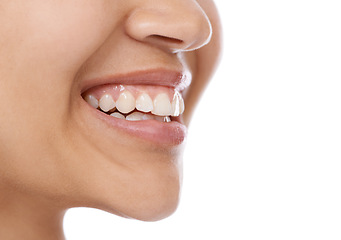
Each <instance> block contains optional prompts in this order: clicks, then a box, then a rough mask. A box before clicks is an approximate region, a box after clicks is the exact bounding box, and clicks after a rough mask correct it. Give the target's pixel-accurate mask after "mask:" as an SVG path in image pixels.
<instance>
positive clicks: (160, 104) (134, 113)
mask: <svg viewBox="0 0 341 240" xmlns="http://www.w3.org/2000/svg"><path fill="white" fill-rule="evenodd" d="M190 80H191V76H190V75H185V74H182V73H179V72H174V71H165V70H154V71H144V72H134V73H129V74H126V75H118V76H115V77H108V78H101V79H92V80H88V81H83V84H84V86H83V88H82V89H83V91H82V92H81V96H82V98H83V102H84V104H82V106H83V105H84V106H85V107H84V108H82V109H84V110H85V111H86V112H87V118H88V121H89V124H92V125H96V126H101V128H102V129H103V130H104V131H109V132H110V133H111V134H110V137H113V136H115V134H116V131H120V132H121V133H124V134H125V133H128V134H129V135H132V136H135V137H138V138H139V139H143V140H147V141H148V142H152V143H155V144H162V145H167V146H175V145H179V144H181V143H182V142H183V141H184V140H185V138H186V135H187V128H186V126H185V125H184V124H183V121H182V115H183V113H184V111H185V104H184V100H183V97H182V94H181V92H182V91H183V90H184V89H185V88H186V87H188V85H189V83H190ZM86 105H87V106H86ZM101 123H102V124H101ZM103 130H102V131H103Z"/></svg>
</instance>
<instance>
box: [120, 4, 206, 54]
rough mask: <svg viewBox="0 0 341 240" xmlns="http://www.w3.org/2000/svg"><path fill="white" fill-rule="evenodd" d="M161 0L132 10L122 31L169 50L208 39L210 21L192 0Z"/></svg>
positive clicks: (189, 47) (194, 46) (191, 46)
mask: <svg viewBox="0 0 341 240" xmlns="http://www.w3.org/2000/svg"><path fill="white" fill-rule="evenodd" d="M162 2H163V4H164V6H160V5H159V4H158V5H157V6H154V7H152V8H151V7H149V6H148V8H143V7H140V8H137V9H135V10H134V11H132V12H131V14H129V16H128V19H127V21H126V24H125V30H126V33H127V34H128V35H129V36H130V37H132V38H134V39H136V40H138V41H141V42H145V43H149V44H152V45H155V46H158V47H160V48H163V49H167V50H168V51H171V52H181V51H192V50H195V49H198V48H201V47H202V46H204V45H206V44H207V43H208V42H209V41H210V38H211V35H212V27H211V23H210V21H209V19H208V17H207V16H206V14H205V12H204V11H203V10H202V9H201V7H200V6H199V5H198V4H197V2H196V1H194V0H190V1H183V0H179V1H178V0H169V1H162Z"/></svg>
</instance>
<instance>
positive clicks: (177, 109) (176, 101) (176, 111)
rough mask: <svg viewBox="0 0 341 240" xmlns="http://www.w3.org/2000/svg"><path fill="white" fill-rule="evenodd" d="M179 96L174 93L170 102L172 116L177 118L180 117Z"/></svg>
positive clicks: (177, 93)
mask: <svg viewBox="0 0 341 240" xmlns="http://www.w3.org/2000/svg"><path fill="white" fill-rule="evenodd" d="M181 98H182V97H181V95H180V93H179V92H176V93H175V94H174V97H173V101H172V116H173V117H177V116H179V115H180V99H181Z"/></svg>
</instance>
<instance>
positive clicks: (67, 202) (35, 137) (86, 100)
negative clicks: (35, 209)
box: [0, 0, 219, 220]
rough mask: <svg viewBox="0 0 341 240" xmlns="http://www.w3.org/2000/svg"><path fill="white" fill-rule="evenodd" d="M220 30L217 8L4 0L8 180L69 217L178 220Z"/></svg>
mask: <svg viewBox="0 0 341 240" xmlns="http://www.w3.org/2000/svg"><path fill="white" fill-rule="evenodd" d="M218 24H219V23H218V19H217V15H216V11H215V8H214V6H213V3H212V1H211V0H198V1H195V0H158V1H155V0H96V1H94V0H68V1H62V0H30V1H22V0H11V1H7V0H0V101H1V103H2V105H1V117H0V165H1V168H0V182H1V183H2V184H3V185H6V186H7V188H8V187H9V188H10V189H12V190H13V189H16V191H20V192H21V193H23V194H30V195H33V196H37V197H43V198H45V199H48V200H51V202H53V203H58V204H59V205H60V207H63V208H69V207H77V206H89V207H95V208H100V209H103V210H106V211H109V212H112V213H115V214H118V215H121V216H126V217H132V218H137V219H142V220H157V219H161V218H163V217H166V216H168V215H169V214H171V213H172V212H173V211H174V210H175V208H176V206H177V203H178V198H179V192H180V187H181V178H182V176H181V165H182V163H181V158H182V151H183V145H184V142H185V139H186V126H187V125H188V122H189V119H190V116H191V113H192V111H193V108H194V106H195V104H196V102H197V100H198V97H199V95H200V93H201V91H202V90H203V88H204V86H205V85H206V83H207V81H208V79H209V77H210V75H211V74H212V71H213V69H214V66H215V63H216V60H217V56H218V53H219V30H218ZM212 29H213V37H212V40H211V42H210V43H209V44H207V43H208V42H209V41H210V39H211V33H212ZM204 45H206V46H205V47H203V46H204ZM191 80H192V83H191V85H190V86H189V83H190V82H191ZM182 99H184V105H185V110H184V112H183V102H182ZM97 106H98V108H97ZM96 108H97V109H96ZM182 112H183V113H182ZM111 114H112V115H113V116H111ZM178 115H179V116H178ZM122 117H125V118H126V119H121V118H122ZM145 119H147V120H145ZM133 120H139V121H133ZM169 121H170V122H169ZM0 187H1V186H0ZM0 189H1V188H0Z"/></svg>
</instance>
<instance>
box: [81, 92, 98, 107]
mask: <svg viewBox="0 0 341 240" xmlns="http://www.w3.org/2000/svg"><path fill="white" fill-rule="evenodd" d="M84 99H85V101H86V102H87V103H89V104H90V105H91V106H93V107H94V108H98V100H97V99H96V98H95V97H94V96H93V95H91V94H90V95H86V96H85V97H84Z"/></svg>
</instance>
